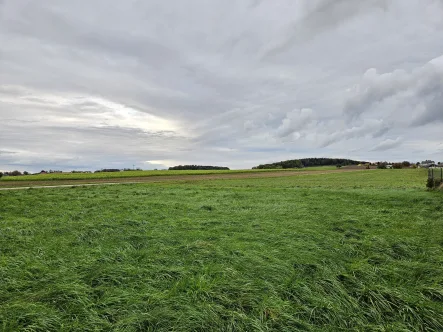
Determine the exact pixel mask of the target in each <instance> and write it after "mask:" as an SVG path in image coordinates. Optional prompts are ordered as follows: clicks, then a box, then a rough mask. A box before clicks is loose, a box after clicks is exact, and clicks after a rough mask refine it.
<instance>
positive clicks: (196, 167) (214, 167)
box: [169, 165, 229, 171]
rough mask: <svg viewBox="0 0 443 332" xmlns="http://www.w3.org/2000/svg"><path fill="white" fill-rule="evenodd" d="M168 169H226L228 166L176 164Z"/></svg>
mask: <svg viewBox="0 0 443 332" xmlns="http://www.w3.org/2000/svg"><path fill="white" fill-rule="evenodd" d="M169 170H170V171H184V170H218V171H222V170H226V171H228V170H229V168H228V167H221V166H201V165H178V166H173V167H169Z"/></svg>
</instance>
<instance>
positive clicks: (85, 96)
mask: <svg viewBox="0 0 443 332" xmlns="http://www.w3.org/2000/svg"><path fill="white" fill-rule="evenodd" d="M306 157H334V158H335V157H337V158H352V159H358V160H367V161H382V160H388V161H402V160H410V161H414V162H415V161H421V160H425V159H432V160H435V161H442V162H443V0H364V1H355V0H276V1H266V0H232V1H225V0H220V1H219V0H186V1H163V0H156V1H154V0H138V1H136V0H95V1H90V0H76V1H71V0H59V1H50V0H40V1H36V0H34V1H32V0H0V170H3V171H7V170H14V169H18V170H21V171H24V170H27V171H32V172H35V171H40V170H41V169H57V170H66V171H68V170H96V169H101V168H124V167H127V168H132V167H139V168H142V169H156V168H158V169H162V168H166V167H169V166H174V165H179V164H200V165H218V166H227V167H230V168H232V169H238V168H251V167H253V166H256V165H258V164H263V163H268V162H275V161H280V160H287V159H297V158H306Z"/></svg>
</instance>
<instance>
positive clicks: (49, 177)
mask: <svg viewBox="0 0 443 332" xmlns="http://www.w3.org/2000/svg"><path fill="white" fill-rule="evenodd" d="M335 169H336V167H335V166H318V167H306V168H288V169H279V170H275V169H240V170H152V171H121V172H97V173H48V174H32V175H22V176H5V177H2V178H0V181H57V180H88V179H89V180H93V179H120V178H134V177H137V178H141V177H151V176H167V175H209V174H238V173H263V172H275V171H279V172H281V171H303V170H305V171H306V170H310V171H325V170H335Z"/></svg>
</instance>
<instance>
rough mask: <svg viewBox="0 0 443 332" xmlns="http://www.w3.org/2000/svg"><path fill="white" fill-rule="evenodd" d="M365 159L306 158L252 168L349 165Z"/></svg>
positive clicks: (360, 162) (359, 162) (361, 162)
mask: <svg viewBox="0 0 443 332" xmlns="http://www.w3.org/2000/svg"><path fill="white" fill-rule="evenodd" d="M363 163H365V162H364V161H358V160H351V159H339V158H304V159H292V160H285V161H279V162H277V163H272V164H263V165H258V166H256V167H252V169H278V168H303V167H312V166H347V165H358V164H363Z"/></svg>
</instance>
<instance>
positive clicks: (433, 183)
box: [426, 178, 443, 189]
mask: <svg viewBox="0 0 443 332" xmlns="http://www.w3.org/2000/svg"><path fill="white" fill-rule="evenodd" d="M442 184H443V181H442V180H441V179H431V178H428V182H427V183H426V187H428V188H430V189H433V188H439V187H440V186H441V185H442Z"/></svg>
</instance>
